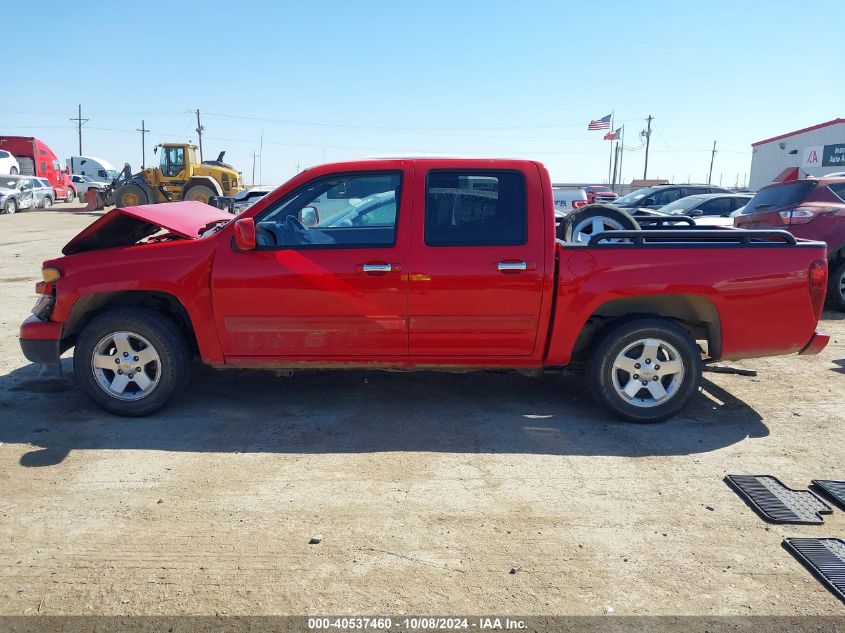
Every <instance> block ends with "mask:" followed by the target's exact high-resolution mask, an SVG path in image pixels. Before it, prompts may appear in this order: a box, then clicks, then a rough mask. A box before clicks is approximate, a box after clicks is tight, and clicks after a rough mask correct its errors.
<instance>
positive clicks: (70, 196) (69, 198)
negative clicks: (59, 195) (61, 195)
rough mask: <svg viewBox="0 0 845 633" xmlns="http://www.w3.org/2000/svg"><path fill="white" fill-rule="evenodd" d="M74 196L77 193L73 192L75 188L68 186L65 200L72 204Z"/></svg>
mask: <svg viewBox="0 0 845 633" xmlns="http://www.w3.org/2000/svg"><path fill="white" fill-rule="evenodd" d="M74 197H75V194H74V193H73V189H71V188H70V187H68V188H67V191H66V192H65V202H66V203H68V204H70V203H71V202H73V198H74Z"/></svg>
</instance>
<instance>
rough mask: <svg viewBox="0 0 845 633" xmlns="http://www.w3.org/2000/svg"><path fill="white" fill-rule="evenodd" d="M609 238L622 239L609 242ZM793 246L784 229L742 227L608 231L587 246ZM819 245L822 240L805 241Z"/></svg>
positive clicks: (591, 239)
mask: <svg viewBox="0 0 845 633" xmlns="http://www.w3.org/2000/svg"><path fill="white" fill-rule="evenodd" d="M608 240H619V241H614V242H610V241H608ZM678 244H683V245H685V246H726V245H737V246H794V245H796V244H798V240H796V239H795V236H794V235H792V233H789V232H788V231H782V230H771V231H764V230H742V229H703V228H702V229H687V228H683V229H682V228H672V229H654V230H651V229H646V230H639V231H605V232H603V233H597V234H595V235H593V236H592V237H591V238H590V241H589V242H588V243H587V246H602V247H608V246H613V247H626V246H668V245H672V246H674V245H678ZM806 244H808V245H813V246H818V245H819V244H820V243H815V242H806Z"/></svg>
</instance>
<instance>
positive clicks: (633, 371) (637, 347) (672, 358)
mask: <svg viewBox="0 0 845 633" xmlns="http://www.w3.org/2000/svg"><path fill="white" fill-rule="evenodd" d="M611 371H612V374H613V375H612V379H613V387H614V389H616V393H617V394H618V395H619V397H621V398H622V399H623V400H625V401H626V402H629V403H631V404H632V405H634V406H636V407H642V408H649V407H656V406H658V405H660V404H663V403H664V402H666V401H667V400H669V399H670V398H671V397H672V396H674V395H675V394H676V393H677V392H678V389H679V388H680V386H681V384H682V383H683V381H684V361H683V360H682V359H681V355H680V354H679V353H678V350H676V349H675V348H674V347H673V346H672V345H670V344H669V343H667V342H666V341H662V340H660V339H656V338H646V339H639V340H637V341H634V342H633V343H631V344H630V345H628V346H626V347H625V348H624V349H623V350H622V351H621V352H619V354H618V355H617V356H616V359H615V360H614V361H613V368H612V370H611Z"/></svg>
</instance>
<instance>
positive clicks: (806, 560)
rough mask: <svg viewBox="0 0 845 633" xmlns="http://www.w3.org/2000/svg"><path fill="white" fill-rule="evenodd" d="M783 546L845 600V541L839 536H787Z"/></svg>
mask: <svg viewBox="0 0 845 633" xmlns="http://www.w3.org/2000/svg"><path fill="white" fill-rule="evenodd" d="M783 546H784V547H785V548H786V549H787V550H788V551H789V552H790V553H791V554H792V555H793V556H795V558H797V559H798V560H800V561H801V562H802V563H803V564H804V566H805V567H807V568H808V569H809V570H810V571H811V572H813V574H814V575H815V576H816V577H817V578H819V579H820V580H821V581H822V582H823V583H824V584H825V586H827V588H828V589H830V590H831V591H832V592H833V593H834V594H836V596H837V597H838V598H839V599H840V600H842V601H843V602H845V541H843V540H842V539H838V538H787V539H784V541H783Z"/></svg>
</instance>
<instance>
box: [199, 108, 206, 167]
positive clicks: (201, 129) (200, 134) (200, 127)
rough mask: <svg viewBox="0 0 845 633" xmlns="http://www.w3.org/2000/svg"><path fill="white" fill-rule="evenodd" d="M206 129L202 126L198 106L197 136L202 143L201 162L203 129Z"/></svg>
mask: <svg viewBox="0 0 845 633" xmlns="http://www.w3.org/2000/svg"><path fill="white" fill-rule="evenodd" d="M204 129H205V128H204V127H203V126H202V123H200V110H199V108H197V136H198V138H199V144H200V162H202V131H203V130H204Z"/></svg>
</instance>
